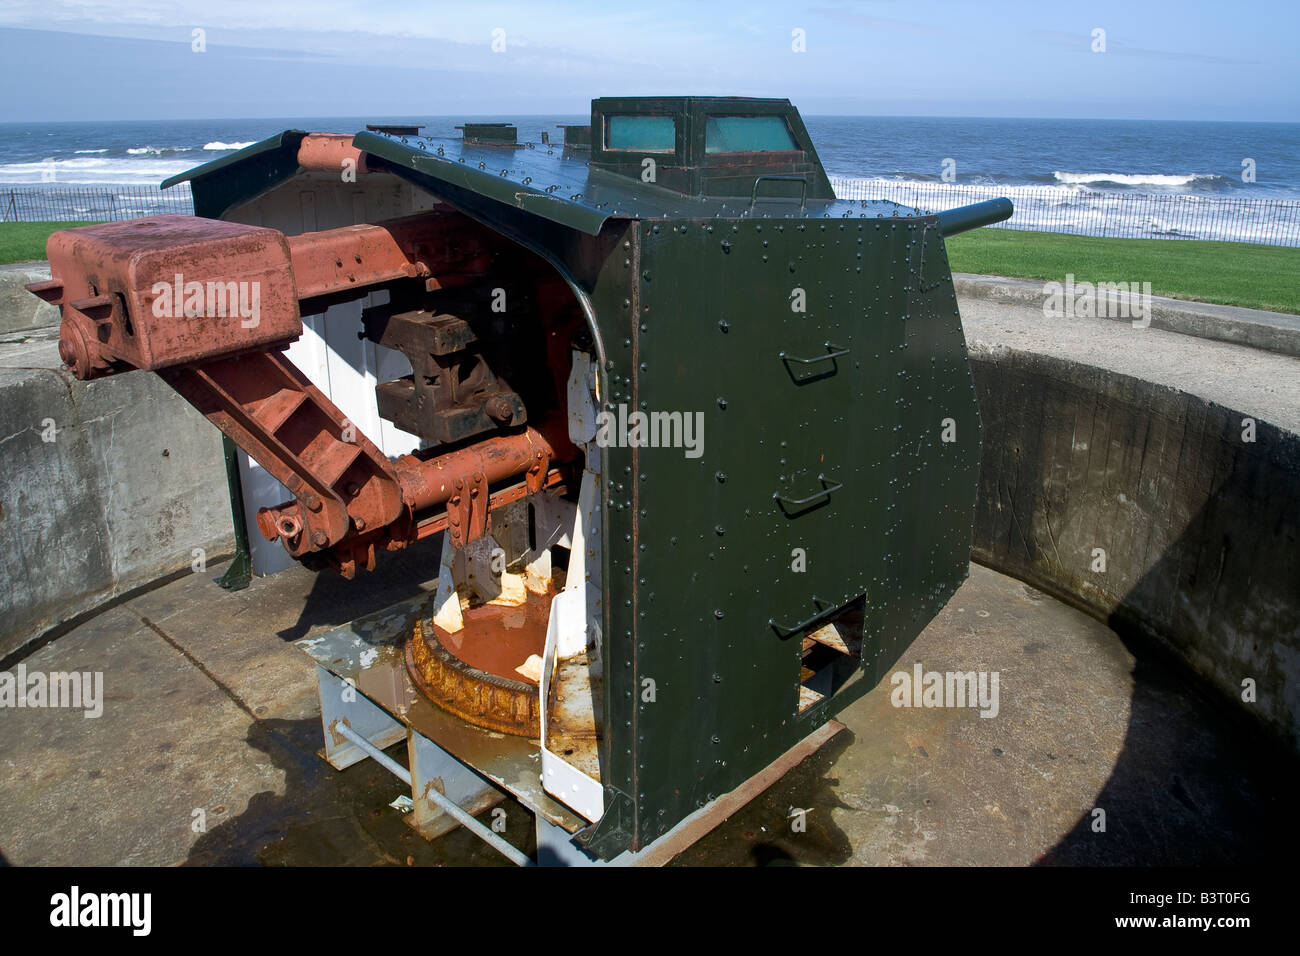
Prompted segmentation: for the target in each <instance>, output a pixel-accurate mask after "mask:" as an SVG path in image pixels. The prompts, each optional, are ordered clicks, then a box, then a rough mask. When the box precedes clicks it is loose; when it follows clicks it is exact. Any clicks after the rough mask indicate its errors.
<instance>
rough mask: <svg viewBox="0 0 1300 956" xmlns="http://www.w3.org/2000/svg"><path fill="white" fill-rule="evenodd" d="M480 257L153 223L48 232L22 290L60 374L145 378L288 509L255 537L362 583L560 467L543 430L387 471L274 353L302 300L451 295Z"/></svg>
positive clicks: (444, 234) (408, 229) (465, 532)
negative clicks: (414, 545) (278, 490)
mask: <svg viewBox="0 0 1300 956" xmlns="http://www.w3.org/2000/svg"><path fill="white" fill-rule="evenodd" d="M324 145H330V144H324ZM328 159H329V157H326V160H328ZM326 160H322V162H324V161H326ZM487 249H488V245H487V243H485V242H484V241H483V235H482V233H481V231H480V227H478V226H476V225H474V224H473V223H470V222H469V221H468V220H465V219H463V218H462V217H459V216H456V215H455V214H442V213H437V212H430V213H424V214H420V215H417V216H409V217H406V218H404V219H397V220H393V221H390V222H387V223H381V224H377V225H360V226H346V227H343V228H341V229H331V230H327V231H324V232H315V233H308V234H305V235H302V236H294V237H291V238H289V237H286V236H284V235H283V234H282V233H279V232H277V231H275V230H273V229H263V228H260V227H257V226H244V225H239V224H236V223H227V222H219V221H215V220H209V219H199V218H194V217H189V216H158V217H154V218H151V219H146V220H136V221H131V222H122V223H108V224H105V225H99V226H86V227H82V228H79V229H68V230H64V231H61V232H57V233H55V234H54V235H52V236H51V237H50V240H49V244H48V247H47V252H48V255H49V259H50V270H51V273H52V276H53V278H52V279H50V280H49V281H48V282H41V283H34V284H32V285H31V286H29V287H28V288H29V289H30V290H31V291H32V292H33V293H35V294H36V295H39V296H40V297H42V298H44V299H46V300H47V301H50V302H54V303H57V304H58V305H59V306H60V307H61V308H62V314H63V322H62V327H61V329H60V339H59V351H60V354H61V355H62V357H63V360H64V362H65V363H66V364H67V367H68V369H69V370H70V371H71V372H72V373H73V374H74V375H76V376H77V377H78V378H81V379H88V378H94V377H97V376H102V375H110V374H114V373H117V372H123V371H129V370H131V369H143V370H148V371H153V372H157V373H158V374H159V375H160V376H161V377H162V378H163V379H164V380H165V381H167V382H168V384H170V385H171V386H172V387H173V388H175V389H176V391H178V392H179V393H180V394H181V395H183V396H184V397H185V398H186V399H187V400H188V401H189V402H190V403H191V404H192V405H194V406H195V407H196V408H198V409H199V411H201V412H202V413H203V414H204V415H205V416H207V418H208V419H209V421H211V422H212V423H213V424H215V425H216V426H217V427H218V428H220V429H221V431H222V432H224V433H225V434H226V435H228V436H230V438H231V439H233V440H234V441H235V443H236V444H238V445H239V446H240V447H241V448H242V449H244V451H246V452H247V453H248V454H249V455H250V456H252V458H253V459H254V460H256V461H257V462H258V463H259V464H260V465H261V466H262V467H263V468H265V469H266V470H267V471H268V472H269V473H270V474H271V475H272V476H274V477H275V478H276V479H277V480H278V481H280V482H281V483H282V484H283V485H284V486H285V487H286V488H287V489H288V490H289V492H290V493H291V494H293V495H294V497H295V500H294V501H292V502H287V503H285V504H283V505H280V506H278V507H275V508H267V509H263V510H262V512H261V513H260V514H259V516H258V526H259V528H260V530H261V531H262V533H263V534H264V535H265V536H266V537H267V538H268V539H269V540H275V539H276V538H279V539H280V540H281V541H282V542H283V544H284V546H285V548H286V549H287V550H288V551H289V553H290V554H292V555H294V556H295V557H298V558H303V557H307V556H309V555H318V556H320V557H322V558H324V559H325V561H326V562H327V563H331V564H333V565H334V566H335V567H337V568H339V570H341V571H342V572H343V573H344V574H346V575H347V576H349V577H350V576H351V574H352V573H353V572H354V571H355V568H356V566H357V565H358V564H360V565H362V566H364V567H368V568H369V567H373V566H374V553H375V549H376V548H377V547H378V548H393V547H401V546H403V545H404V544H405V543H407V542H408V541H410V540H414V539H415V538H418V537H420V536H421V530H420V529H421V528H427V527H428V526H429V521H428V520H427V515H426V517H425V518H423V519H422V518H421V514H422V513H427V512H429V511H430V510H431V509H435V508H443V507H445V509H446V523H445V527H446V528H447V531H448V533H449V534H450V535H451V536H452V540H453V542H455V543H456V544H457V545H463V544H466V543H468V542H469V541H472V540H474V539H475V538H478V537H481V536H482V535H484V534H486V533H487V529H488V511H489V510H490V508H491V507H492V502H493V501H494V499H493V496H492V493H491V492H490V490H489V486H490V485H492V484H498V483H501V482H506V481H509V480H510V479H520V480H523V481H525V482H526V484H527V491H528V492H536V491H539V490H541V489H542V488H543V487H544V486H546V485H548V484H553V483H554V482H555V481H556V480H557V478H558V476H557V475H556V474H555V473H554V472H553V471H552V469H551V464H552V461H553V460H554V458H555V457H556V448H557V447H559V448H560V449H562V450H563V451H564V452H566V453H567V452H571V451H572V449H571V447H570V446H569V444H568V441H567V438H566V437H565V436H564V435H563V434H560V433H558V432H556V433H555V434H556V441H555V443H554V444H553V443H552V441H551V440H549V439H548V438H547V437H545V435H544V434H543V431H546V430H547V429H546V427H545V426H543V431H539V430H538V429H535V428H531V427H530V428H525V429H521V430H517V431H514V432H512V433H508V434H501V435H495V436H493V437H490V438H487V439H485V440H483V441H480V442H477V443H475V444H472V445H469V446H467V447H462V448H459V449H457V450H455V451H452V452H449V453H447V454H444V455H437V456H434V457H423V456H418V455H408V456H405V457H403V458H400V459H398V460H397V461H396V462H392V461H389V460H388V459H387V458H386V457H385V456H384V454H383V452H381V451H380V450H379V448H378V447H377V446H376V445H375V444H374V443H373V442H371V441H370V440H369V439H368V438H367V437H366V436H365V435H363V434H362V433H361V432H360V430H359V429H358V428H357V427H356V426H355V425H354V424H352V423H351V422H350V421H348V420H347V418H346V417H345V416H344V415H343V413H342V412H341V411H340V410H339V409H338V407H337V406H335V405H334V403H333V402H331V401H330V400H329V399H328V398H327V397H326V396H325V394H324V393H323V392H321V390H320V389H318V388H317V387H316V386H314V385H312V384H311V382H310V381H309V380H308V379H307V377H306V376H305V375H303V374H302V372H301V371H299V370H298V369H297V368H296V367H295V366H294V365H293V363H292V362H290V361H289V360H288V359H287V358H286V357H285V356H284V355H283V354H282V352H283V349H284V348H285V347H286V346H287V345H289V344H290V343H291V342H292V341H294V340H295V339H297V338H298V336H300V335H301V334H302V319H301V313H300V302H301V301H305V300H312V299H320V298H322V297H331V296H339V295H347V294H350V293H355V294H356V295H361V294H364V292H365V291H366V290H367V289H370V288H374V287H376V286H379V285H384V284H387V283H392V282H395V281H401V280H411V279H417V280H423V282H424V284H425V287H426V288H437V287H438V286H440V285H449V284H458V283H460V282H463V281H465V280H466V279H467V277H470V276H474V275H477V274H480V273H482V272H484V271H486V268H487V265H488V264H489V260H490V255H489V254H488V252H487ZM550 431H554V429H550ZM498 499H500V496H498ZM500 500H504V499H500ZM439 524H441V522H439Z"/></svg>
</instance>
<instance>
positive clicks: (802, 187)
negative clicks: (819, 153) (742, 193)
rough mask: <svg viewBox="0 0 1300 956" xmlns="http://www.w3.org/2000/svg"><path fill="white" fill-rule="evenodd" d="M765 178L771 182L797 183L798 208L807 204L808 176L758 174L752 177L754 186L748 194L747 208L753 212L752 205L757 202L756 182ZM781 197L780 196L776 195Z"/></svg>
mask: <svg viewBox="0 0 1300 956" xmlns="http://www.w3.org/2000/svg"><path fill="white" fill-rule="evenodd" d="M765 179H770V180H772V181H773V182H784V183H798V184H799V209H800V211H802V210H803V208H804V207H805V206H807V205H808V178H807V177H806V176H758V177H756V178H755V179H754V188H753V190H751V191H750V194H749V209H750V212H753V210H754V207H755V206H756V205H757V204H758V184H759V183H761V182H762V181H763V180H765ZM777 198H782V197H777Z"/></svg>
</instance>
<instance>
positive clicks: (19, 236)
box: [0, 222, 90, 265]
mask: <svg viewBox="0 0 1300 956" xmlns="http://www.w3.org/2000/svg"><path fill="white" fill-rule="evenodd" d="M88 225H90V223H88V222H0V264H3V265H7V264H9V263H11V262H31V261H34V260H41V259H44V258H45V240H46V239H48V238H50V233H52V232H58V231H59V230H60V229H71V228H72V227H73V226H88Z"/></svg>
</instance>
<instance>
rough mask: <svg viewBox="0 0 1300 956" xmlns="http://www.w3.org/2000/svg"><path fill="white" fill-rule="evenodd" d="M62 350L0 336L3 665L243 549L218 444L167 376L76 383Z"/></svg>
mask: <svg viewBox="0 0 1300 956" xmlns="http://www.w3.org/2000/svg"><path fill="white" fill-rule="evenodd" d="M15 271H16V270H10V272H9V275H13V273H14V272H15ZM19 278H21V279H22V281H31V280H30V279H27V278H26V277H19ZM7 282H8V283H11V284H19V282H18V278H15V279H12V280H9V279H8V276H0V287H2V286H4V285H5V284H6V283H7ZM24 294H26V293H24ZM29 298H32V297H30V296H29ZM0 301H7V300H5V299H4V297H3V296H0ZM45 315H46V316H47V319H48V315H49V313H48V312H47V313H45ZM54 318H55V320H56V321H57V311H56V312H55V313H54ZM10 321H11V322H12V321H16V320H13V319H11V320H10ZM12 328H13V326H12V324H11V325H10V329H12ZM56 342H57V334H56V331H55V330H53V329H49V328H44V329H42V328H36V329H29V330H28V331H25V332H22V333H17V334H15V333H13V332H12V331H11V332H10V334H7V335H0V554H3V555H4V560H3V561H0V658H3V657H4V656H5V655H7V654H9V653H11V652H13V651H14V650H16V649H18V648H20V647H21V646H23V645H24V644H26V643H27V642H29V641H30V640H32V639H34V638H37V637H39V636H40V635H41V634H43V633H44V632H46V631H47V630H49V629H50V628H53V627H55V626H57V625H59V624H61V623H63V622H65V621H67V620H70V619H71V618H74V617H76V616H77V615H78V614H80V613H83V612H85V611H87V610H89V609H92V608H94V607H96V606H98V605H100V604H103V603H104V602H105V601H107V600H110V599H111V598H113V597H114V596H116V595H118V594H122V593H124V592H127V591H130V590H132V589H134V588H138V587H141V586H143V585H147V584H149V583H150V582H152V581H154V580H156V579H158V578H160V577H163V576H165V575H167V574H170V573H172V572H175V571H179V570H181V569H185V568H189V567H190V564H191V560H192V549H194V548H202V549H204V550H205V552H206V553H207V555H208V557H209V558H210V559H215V558H216V557H218V556H221V555H225V554H229V553H230V552H231V551H232V550H233V537H232V531H231V520H230V504H229V498H228V495H227V491H226V478H225V467H224V462H223V459H222V451H221V436H220V433H219V432H218V431H217V430H216V429H215V428H213V427H212V426H211V425H210V424H209V423H208V422H207V421H206V420H205V419H204V418H203V417H202V416H201V415H200V414H199V413H198V412H196V411H195V410H194V409H193V408H192V407H190V405H189V404H188V403H187V402H185V401H183V400H182V399H181V398H180V396H179V395H177V394H176V393H175V392H173V391H172V390H171V389H170V388H168V387H167V386H166V385H165V384H164V383H163V382H162V380H161V379H159V378H158V377H157V376H154V375H145V374H128V375H117V376H112V377H109V378H105V379H100V380H97V381H91V382H78V381H76V380H75V379H73V378H71V377H70V376H68V375H66V374H64V373H63V372H61V371H58V367H59V364H60V362H59V359H58V354H57V348H56ZM51 421H52V422H53V428H54V431H53V433H52V434H53V438H54V440H53V441H46V440H44V438H45V437H49V436H50V435H51V432H50V428H49V423H50V422H51Z"/></svg>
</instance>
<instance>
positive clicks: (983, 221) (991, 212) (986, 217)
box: [939, 196, 1015, 239]
mask: <svg viewBox="0 0 1300 956" xmlns="http://www.w3.org/2000/svg"><path fill="white" fill-rule="evenodd" d="M1013 212H1015V208H1014V207H1013V206H1012V205H1011V200H1010V199H1007V198H1006V197H1005V196H1004V197H1002V198H1001V199H990V200H989V201H988V202H977V203H972V204H971V205H969V206H958V207H957V208H956V209H949V210H946V211H945V212H941V213H939V231H940V232H942V233H943V237H944V238H945V239H947V238H948V237H949V236H955V235H957V234H959V233H963V232H968V231H969V230H971V229H978V228H979V227H980V226H991V225H993V223H995V222H1002V221H1003V220H1005V219H1010V218H1011V214H1012V213H1013Z"/></svg>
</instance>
